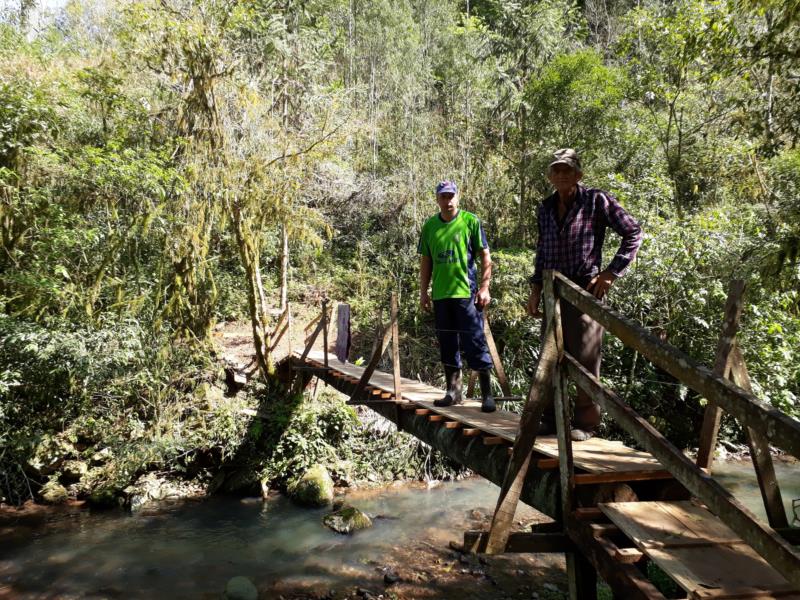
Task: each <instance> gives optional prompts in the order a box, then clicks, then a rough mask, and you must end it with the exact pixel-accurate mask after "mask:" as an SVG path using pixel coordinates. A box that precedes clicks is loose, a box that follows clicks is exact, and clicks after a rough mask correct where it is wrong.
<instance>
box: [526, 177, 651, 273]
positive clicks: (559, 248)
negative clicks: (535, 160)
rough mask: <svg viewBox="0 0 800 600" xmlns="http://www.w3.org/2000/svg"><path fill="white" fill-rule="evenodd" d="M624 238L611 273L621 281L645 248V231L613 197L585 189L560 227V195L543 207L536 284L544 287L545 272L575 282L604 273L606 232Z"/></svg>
mask: <svg viewBox="0 0 800 600" xmlns="http://www.w3.org/2000/svg"><path fill="white" fill-rule="evenodd" d="M607 227H611V229H613V230H614V231H616V232H617V233H618V234H619V235H620V236H621V237H622V243H621V244H620V246H619V250H617V253H616V255H615V256H614V258H613V259H612V260H611V263H610V264H609V265H608V270H609V271H611V272H612V273H613V274H614V275H616V276H617V277H620V276H621V275H623V274H624V273H625V270H626V269H627V268H628V265H630V263H631V261H632V260H633V259H634V258H635V257H636V252H637V251H638V250H639V246H641V245H642V228H641V227H640V226H639V223H637V222H636V220H635V219H634V218H633V217H631V216H630V215H629V214H628V213H627V212H626V211H625V209H624V208H622V207H621V206H620V205H619V202H617V200H616V198H614V197H613V196H612V195H611V194H608V193H607V192H604V191H602V190H597V189H587V188H585V187H583V186H581V185H579V186H578V191H577V194H576V197H575V202H574V203H573V205H572V208H570V210H569V212H568V213H567V215H566V217H565V218H564V221H563V223H561V225H560V226H559V224H558V193H555V194H553V195H551V196H548V197H547V198H545V200H544V202H542V205H541V206H540V207H539V241H538V243H537V246H536V263H535V269H534V272H533V277H531V282H532V283H541V281H542V272H543V271H544V270H545V269H556V270H558V271H560V272H561V273H563V274H564V275H566V276H567V277H569V278H570V279H572V280H576V281H578V283H583V282H582V281H579V280H584V281H585V282H587V283H588V280H589V279H591V278H592V277H594V276H595V275H597V274H598V273H599V272H600V271H601V268H600V266H601V263H602V260H603V259H602V251H603V242H604V241H605V237H606V228H607Z"/></svg>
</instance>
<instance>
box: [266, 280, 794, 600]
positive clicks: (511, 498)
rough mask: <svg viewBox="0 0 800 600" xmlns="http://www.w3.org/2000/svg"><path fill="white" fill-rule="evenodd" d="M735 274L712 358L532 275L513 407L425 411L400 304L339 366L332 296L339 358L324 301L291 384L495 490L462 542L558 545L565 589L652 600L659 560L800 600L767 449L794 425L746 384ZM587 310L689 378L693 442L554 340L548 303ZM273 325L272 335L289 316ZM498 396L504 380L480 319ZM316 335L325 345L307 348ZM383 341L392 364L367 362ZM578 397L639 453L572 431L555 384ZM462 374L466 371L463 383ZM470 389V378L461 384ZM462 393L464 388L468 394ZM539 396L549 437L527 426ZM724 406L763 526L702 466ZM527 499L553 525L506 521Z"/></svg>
mask: <svg viewBox="0 0 800 600" xmlns="http://www.w3.org/2000/svg"><path fill="white" fill-rule="evenodd" d="M743 293H744V284H743V283H742V282H738V281H737V282H733V283H732V285H731V291H730V294H729V297H728V302H727V304H726V308H725V316H724V320H723V326H722V332H721V335H720V339H719V344H718V347H717V354H716V361H715V364H714V366H713V369H708V368H707V367H705V366H702V365H700V364H698V363H697V362H696V361H694V360H693V359H692V358H690V357H689V356H687V355H685V354H684V353H682V352H681V351H680V350H678V349H677V348H675V347H673V346H671V345H669V344H668V343H665V342H664V341H662V340H660V339H658V338H657V337H656V336H654V335H653V334H652V333H650V332H649V331H648V330H646V329H645V328H644V327H642V326H640V325H639V324H637V323H635V322H634V321H632V320H630V319H628V318H626V317H625V316H623V315H621V314H619V313H618V312H616V311H615V310H614V309H612V308H610V307H608V306H606V305H604V304H601V303H600V302H598V301H597V300H596V299H595V298H594V297H593V296H591V295H590V294H588V293H586V292H585V291H584V290H582V289H581V288H579V287H578V286H576V285H575V284H574V283H572V282H571V281H570V280H569V279H567V278H565V277H564V276H563V275H561V274H560V273H557V272H554V271H550V272H547V273H546V274H545V279H544V301H545V323H544V328H543V331H544V333H543V336H542V345H541V349H540V354H539V360H538V363H537V365H536V369H535V372H534V375H533V378H532V381H531V384H530V389H529V392H528V395H527V398H520V399H522V400H524V401H525V404H524V409H523V412H522V414H521V415H517V414H515V413H512V412H508V411H503V410H499V411H497V412H495V413H490V414H486V413H482V412H481V411H480V403H479V402H476V401H474V400H468V401H466V402H465V403H464V404H461V405H457V406H450V407H437V406H435V405H434V404H433V401H434V400H435V399H436V398H439V397H441V395H442V390H440V389H437V388H435V387H431V386H429V385H426V384H424V383H421V382H419V381H416V380H412V379H407V378H404V377H401V375H400V360H399V330H398V308H397V299H396V296H393V297H392V305H391V321H390V323H389V325H388V326H386V327H385V329H384V331H383V332H381V334H380V335H379V336H378V339H377V340H376V344H375V350H374V352H373V354H372V356H371V358H370V360H369V362H368V363H367V364H366V366H364V367H359V366H355V365H353V364H350V363H348V362H346V358H347V352H348V350H349V312H348V311H349V307H347V306H346V305H340V309H339V314H338V317H337V320H338V327H337V330H338V333H337V340H336V348H337V352H336V354H331V353H329V352H328V328H329V324H330V318H329V315H328V308H327V302H326V301H323V303H322V311H321V314H320V316H319V317H318V318H317V319H315V321H314V322H312V323H311V324H309V327H308V328H307V331H310V330H311V328H313V332H311V334H310V335H309V336H308V338H307V340H306V341H307V343H306V347H305V348H304V349H303V350H302V351H297V352H294V353H291V352H290V355H289V357H288V358H287V360H286V361H284V362H285V363H288V366H290V367H291V370H292V373H293V374H294V381H295V385H296V386H297V389H301V388H302V387H304V386H306V385H308V383H309V381H310V380H311V379H312V378H313V377H317V378H319V379H320V380H322V381H324V382H326V383H327V384H329V385H331V386H333V387H334V388H336V389H338V390H339V391H341V392H342V393H344V394H347V395H348V396H349V397H350V399H349V403H350V404H361V405H365V406H368V407H370V408H371V409H373V410H375V411H376V412H378V413H379V414H381V415H383V416H384V417H386V418H388V419H390V420H392V421H393V422H394V423H395V424H396V425H397V427H398V428H399V429H401V430H403V431H406V432H409V433H410V434H412V435H414V436H416V437H417V438H419V439H420V440H422V441H424V442H426V443H428V444H430V445H431V446H433V447H434V448H436V449H438V450H439V451H441V452H443V453H444V454H445V455H447V456H448V457H449V458H451V459H452V460H455V461H458V462H460V463H461V464H463V465H464V466H466V467H468V468H470V469H471V470H473V471H475V472H476V473H478V474H479V475H481V476H483V477H485V478H487V479H489V480H490V481H493V482H494V483H496V484H497V485H499V486H500V496H499V499H498V502H497V507H496V510H495V513H494V517H493V519H492V524H491V528H490V529H489V531H471V532H465V534H464V546H465V548H467V549H469V550H472V551H475V552H485V553H503V552H530V553H541V552H562V553H564V554H565V555H566V558H567V568H568V575H569V582H570V597H571V598H572V599H576V600H593V599H594V598H596V583H597V577H598V575H599V576H600V577H602V578H603V579H604V580H605V581H606V583H607V584H608V585H609V586H610V587H611V589H612V591H613V593H614V597H615V598H621V599H625V600H627V599H639V598H642V599H644V598H648V599H664V598H665V596H664V595H663V594H662V593H661V592H660V591H659V590H658V589H657V588H656V587H655V585H654V584H653V583H652V582H651V581H650V580H649V579H648V577H647V575H646V573H647V570H646V569H645V568H644V567H645V566H646V564H647V562H648V561H652V562H654V563H655V564H657V565H658V566H659V567H660V568H661V569H662V570H663V571H664V572H665V573H666V574H667V575H668V576H669V577H671V578H672V579H673V580H674V582H675V583H677V585H678V586H680V588H682V589H683V590H684V591H685V592H686V595H685V597H686V598H689V599H717V600H721V599H762V600H766V599H771V598H781V599H795V600H800V551H798V548H797V544H800V528H798V527H790V524H789V521H788V517H787V515H786V511H785V508H784V505H783V502H782V498H781V493H780V488H779V485H778V481H777V479H776V477H775V471H774V467H773V464H772V458H771V456H770V452H769V447H770V445H772V446H775V447H778V448H780V449H782V450H784V451H785V452H787V453H788V454H791V455H793V456H795V457H800V421H797V420H795V419H793V418H791V417H789V416H788V415H786V414H785V413H782V412H781V411H780V410H778V409H776V408H774V407H773V406H771V405H769V404H768V403H766V402H764V401H762V400H760V399H758V398H757V397H755V396H754V395H753V393H752V389H751V387H750V381H749V378H748V375H747V369H746V366H745V363H744V360H743V358H742V354H741V351H740V349H739V347H738V346H737V342H736V333H737V330H738V325H739V318H740V315H741V312H742V297H743ZM561 302H569V303H570V304H572V305H573V306H575V307H577V308H578V309H579V310H581V311H582V312H584V313H586V314H587V315H589V316H590V317H592V318H593V319H595V320H596V321H598V322H599V323H600V324H601V325H603V326H604V327H605V329H606V330H607V331H609V332H610V333H611V334H613V335H615V336H617V337H618V338H619V339H620V340H621V341H622V342H623V343H624V344H625V345H626V346H629V347H631V348H633V349H635V350H636V351H638V352H639V353H640V354H641V355H642V356H644V357H645V358H647V359H649V360H650V361H651V362H652V363H653V364H655V365H656V366H658V367H659V368H661V369H663V370H664V371H666V372H667V373H669V374H671V375H672V376H673V377H675V378H676V379H677V380H678V381H680V382H682V383H683V384H684V385H686V386H688V387H690V388H692V389H693V390H695V391H696V392H697V393H698V394H700V395H702V396H703V397H705V398H706V399H707V401H708V406H707V409H706V414H705V419H704V423H703V429H702V432H701V438H700V440H699V452H698V457H697V459H696V460H691V459H690V458H688V457H687V456H686V455H684V454H683V452H681V451H680V450H679V449H678V448H676V447H675V446H674V445H672V444H671V443H670V442H669V441H668V440H667V439H666V438H664V437H663V436H662V435H661V434H660V433H659V432H658V431H657V430H656V429H655V428H654V427H653V426H652V425H651V424H650V423H649V422H648V421H647V420H646V419H645V418H643V417H642V416H641V415H639V414H637V413H636V412H635V411H634V410H633V409H632V408H631V407H629V406H628V405H627V404H626V403H625V402H624V399H622V398H620V397H619V396H617V395H616V394H615V393H614V392H613V391H612V390H610V389H608V388H606V387H605V386H604V385H603V384H602V383H601V382H600V381H599V380H597V379H596V378H595V377H594V376H593V375H592V374H590V373H589V372H588V371H586V369H584V368H583V367H582V366H581V365H580V364H579V363H578V362H577V361H576V360H575V359H574V358H573V357H572V356H570V355H569V354H568V353H566V352H565V351H564V346H563V339H562V332H561V320H560V303H561ZM285 316H286V318H285V319H284V318H283V317H282V318H281V322H282V323H283V324H282V325H281V323H279V326H278V327H276V331H278V330H281V328H282V330H283V331H285V330H286V329H287V328H288V323H289V322H290V318H289V317H288V310H287V312H286V315H285ZM487 333H488V336H487V337H488V342H489V347H490V352H491V354H492V357H493V359H494V361H495V367H496V370H497V373H498V379H499V382H500V385H501V387H502V389H503V393H504V394H505V396H504V397H501V398H500V399H501V400H503V399H505V400H509V399H511V397H510V391H509V389H508V384H507V382H506V380H505V374H504V372H503V369H502V364H501V363H500V360H499V356H498V353H497V351H496V349H495V346H494V342H493V340H492V338H491V331H490V330H489V329H488V323H487ZM320 334H321V335H322V338H323V344H322V350H321V351H318V350H314V349H313V348H314V345H315V343H316V341H317V339H318V338H319V336H320ZM390 345H391V347H392V365H393V369H392V371H393V372H392V373H383V372H380V371H378V370H377V367H378V365H379V363H380V361H381V359H382V357H383V355H384V353H385V352H386V350H387V349H388V347H389V346H390ZM569 379H571V380H572V381H573V382H575V384H576V385H577V386H580V387H581V388H582V389H583V390H585V391H586V392H587V393H589V394H590V395H591V396H592V397H593V398H594V400H595V401H597V402H598V403H599V404H600V405H601V406H602V407H603V408H604V409H605V411H606V412H607V413H608V415H609V416H610V417H611V418H612V419H614V420H615V422H616V423H617V424H618V425H619V426H621V427H622V428H623V429H624V430H625V431H626V432H627V433H628V434H629V435H630V436H631V438H632V439H634V440H636V442H637V444H638V445H639V446H640V447H642V448H644V449H645V451H642V450H636V449H634V448H630V447H628V446H625V445H624V444H622V443H619V442H612V441H608V440H604V439H599V438H592V439H590V440H588V441H586V442H575V443H573V442H572V441H571V440H570V435H569V431H570V403H569V401H568V396H567V385H568V380H569ZM473 383H474V380H473ZM472 387H473V385H470V388H472ZM467 395H468V396H472V390H471V389H470V390H468V393H467ZM550 403H554V405H555V413H556V426H557V435H556V436H537V431H538V427H539V422H540V421H541V418H542V415H543V413H544V411H545V409H546V408H547V407H548V406H549V404H550ZM723 411H725V412H727V413H729V414H730V415H732V416H733V417H735V418H736V419H737V420H738V421H739V423H741V425H742V426H743V428H744V430H745V432H746V434H747V438H748V443H749V447H750V454H751V457H752V459H753V467H754V469H755V472H756V475H757V478H758V482H759V486H760V489H761V495H762V499H763V502H764V507H765V509H766V514H767V517H768V523H764V522H762V521H760V520H759V519H757V518H756V517H755V516H754V515H753V514H752V513H751V512H750V511H749V510H748V509H746V508H745V507H744V506H743V505H742V504H741V503H740V502H739V501H738V500H737V499H736V498H735V497H733V496H732V495H731V494H730V493H729V492H728V491H727V490H726V489H725V488H723V487H722V486H721V485H720V484H719V483H718V482H716V481H715V480H714V478H713V476H712V475H711V466H712V460H713V450H714V447H715V445H716V438H717V433H718V429H719V423H720V417H721V415H722V412H723ZM519 501H522V502H525V503H526V504H529V505H530V506H532V507H534V508H535V509H537V510H539V511H541V512H543V513H544V514H546V515H548V516H550V517H552V518H553V519H554V523H551V524H548V525H545V526H540V527H538V528H536V529H535V530H533V531H530V532H515V531H512V520H513V517H514V513H515V510H516V508H517V503H518V502H519Z"/></svg>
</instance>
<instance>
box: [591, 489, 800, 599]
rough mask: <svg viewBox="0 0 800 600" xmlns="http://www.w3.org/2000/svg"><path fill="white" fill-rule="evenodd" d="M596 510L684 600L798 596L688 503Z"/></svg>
mask: <svg viewBox="0 0 800 600" xmlns="http://www.w3.org/2000/svg"><path fill="white" fill-rule="evenodd" d="M598 506H599V507H600V510H602V511H603V513H604V514H605V515H606V516H608V518H609V519H611V521H612V522H613V523H614V524H615V525H616V526H617V527H619V528H620V529H621V530H622V531H623V532H624V533H625V534H626V535H627V536H628V537H629V538H631V540H632V541H633V542H634V543H635V544H636V546H637V547H638V548H639V549H640V550H641V551H642V552H644V553H645V554H646V555H647V556H649V557H650V558H651V559H652V560H653V561H654V562H655V563H656V564H657V565H658V566H659V567H661V568H662V569H663V570H664V571H665V572H666V573H667V574H668V575H669V576H670V577H672V578H673V579H674V580H675V581H676V582H677V583H678V585H680V586H681V587H682V588H683V589H684V590H686V592H687V593H688V594H689V598H690V599H697V600H699V599H701V598H702V599H706V598H708V599H711V598H714V599H721V598H741V599H744V598H759V599H761V600H767V599H770V598H781V599H783V600H789V599H791V600H800V590H797V589H794V588H793V587H792V586H791V585H790V584H789V582H788V581H787V580H786V579H785V578H784V577H783V576H781V575H780V573H778V572H777V571H776V570H775V569H774V568H773V567H772V566H770V565H769V564H768V563H767V562H766V561H765V560H764V559H763V558H761V557H760V556H759V555H758V554H757V553H756V552H755V550H753V549H752V548H751V547H750V546H748V545H747V544H746V543H745V542H744V541H743V540H742V539H741V538H739V537H738V536H737V535H736V534H735V533H734V532H733V531H732V530H731V529H730V528H729V527H728V526H727V525H725V524H724V523H723V522H722V521H720V520H719V519H718V518H717V517H715V516H714V515H713V514H711V513H710V512H709V511H708V510H706V509H705V508H702V507H700V506H697V505H695V504H692V503H691V502H612V503H607V504H600V505H598Z"/></svg>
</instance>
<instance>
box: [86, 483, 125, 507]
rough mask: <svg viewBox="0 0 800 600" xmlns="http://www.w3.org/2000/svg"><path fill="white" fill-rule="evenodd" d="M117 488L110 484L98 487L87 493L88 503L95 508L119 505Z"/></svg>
mask: <svg viewBox="0 0 800 600" xmlns="http://www.w3.org/2000/svg"><path fill="white" fill-rule="evenodd" d="M117 492H118V490H117V489H115V488H113V487H110V486H101V487H98V488H96V489H94V490H92V492H91V493H90V494H89V497H88V500H89V504H91V505H92V506H95V507H97V508H111V507H114V506H119V505H120V498H119V496H118V494H117Z"/></svg>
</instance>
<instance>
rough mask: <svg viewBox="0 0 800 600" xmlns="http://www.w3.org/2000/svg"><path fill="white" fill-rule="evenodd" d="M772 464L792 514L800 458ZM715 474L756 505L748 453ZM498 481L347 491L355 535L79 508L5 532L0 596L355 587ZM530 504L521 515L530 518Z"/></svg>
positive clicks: (277, 504) (473, 506)
mask: <svg viewBox="0 0 800 600" xmlns="http://www.w3.org/2000/svg"><path fill="white" fill-rule="evenodd" d="M776 467H777V471H778V477H779V481H780V483H781V486H782V491H783V497H784V500H785V502H786V504H787V511H788V513H789V514H790V515H792V508H791V505H792V499H794V498H799V497H800V465H798V463H793V464H788V463H782V462H779V463H777V465H776ZM715 474H718V475H719V476H720V479H721V481H722V483H723V485H725V486H726V487H728V488H729V489H730V490H731V491H732V492H733V493H734V494H735V495H736V496H737V498H739V499H740V500H741V501H742V502H744V503H745V504H746V505H748V506H749V507H750V508H751V509H753V510H754V511H755V512H757V513H759V504H760V495H759V492H758V487H757V485H755V483H754V480H753V478H752V467H751V466H750V465H749V463H728V464H721V465H717V466H715ZM497 491H498V488H497V487H496V486H494V485H493V484H490V483H488V482H486V481H484V480H482V479H470V480H466V481H461V482H453V483H444V484H442V485H440V486H438V487H435V488H432V489H425V488H421V487H403V488H389V489H385V490H381V491H379V492H370V493H359V492H356V493H354V494H352V495H350V496H348V501H350V502H352V503H353V504H354V505H355V506H357V507H359V508H360V509H361V510H363V511H365V512H367V513H368V514H371V515H374V516H378V518H376V519H375V525H374V527H373V528H371V529H368V530H365V531H361V532H359V533H357V534H356V535H353V536H341V535H338V534H335V533H333V532H331V531H329V530H328V529H326V528H325V527H324V526H322V524H321V519H322V516H323V515H324V514H325V512H326V510H324V509H321V510H309V509H302V508H298V507H296V506H294V505H293V504H292V503H291V502H289V501H288V500H287V499H285V498H283V497H280V496H276V497H274V498H271V499H269V500H267V501H265V502H262V501H260V500H244V501H242V500H238V499H232V498H212V499H208V500H203V501H202V502H199V501H194V502H182V503H178V504H175V505H172V506H169V505H167V506H160V507H159V508H158V510H157V511H153V512H149V513H148V512H141V513H138V514H135V515H126V514H121V513H118V512H106V513H91V512H89V511H79V512H74V513H70V514H69V515H67V516H63V517H61V518H58V519H55V520H54V521H52V522H50V523H48V524H47V525H46V526H45V527H41V528H36V529H31V530H16V531H13V532H12V533H13V534H12V535H9V533H8V531H7V532H6V536H5V537H6V540H5V541H3V542H2V543H1V544H0V598H4V597H7V598H164V597H168V598H219V597H220V592H221V590H222V589H224V586H225V583H226V582H227V580H228V579H230V578H231V577H234V576H236V575H245V576H247V577H250V578H251V579H252V580H253V581H254V582H255V583H256V585H257V586H258V588H259V590H261V591H262V597H270V598H272V597H274V598H277V597H278V596H277V592H276V593H275V595H272V594H271V593H270V592H269V590H271V589H278V588H281V589H284V588H285V589H291V588H292V586H293V585H294V584H296V585H298V586H299V585H302V586H316V588H317V589H321V588H324V589H327V588H328V587H330V588H337V589H338V588H343V587H346V586H350V587H353V586H357V585H361V584H362V583H363V582H364V581H370V580H373V581H374V580H375V579H376V573H380V572H381V569H382V568H383V567H384V566H386V565H398V564H404V563H409V562H411V563H413V562H414V560H415V556H414V554H415V553H418V552H420V550H419V549H420V547H421V546H420V544H427V545H428V546H430V547H431V548H444V549H445V552H446V547H447V542H448V541H449V540H454V539H458V537H459V536H460V534H461V532H462V531H463V530H464V529H469V528H474V527H475V526H476V525H478V526H480V525H481V524H482V523H476V521H481V520H483V521H484V523H485V520H486V516H487V515H489V514H491V508H492V507H493V505H494V503H495V501H496V498H497ZM525 510H526V511H527V512H526V513H525V514H522V513H520V514H518V518H524V519H532V518H535V517H534V515H535V513H534V511H528V510H527V509H525ZM760 514H763V510H761V511H760ZM790 518H791V517H790ZM450 558H453V557H452V556H451V557H450ZM380 577H382V575H380ZM265 590H266V592H265ZM468 595H469V594H468ZM528 597H529V598H530V597H531V596H530V595H528Z"/></svg>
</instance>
